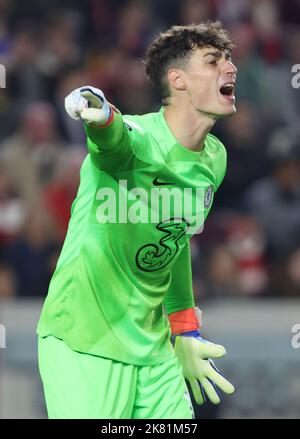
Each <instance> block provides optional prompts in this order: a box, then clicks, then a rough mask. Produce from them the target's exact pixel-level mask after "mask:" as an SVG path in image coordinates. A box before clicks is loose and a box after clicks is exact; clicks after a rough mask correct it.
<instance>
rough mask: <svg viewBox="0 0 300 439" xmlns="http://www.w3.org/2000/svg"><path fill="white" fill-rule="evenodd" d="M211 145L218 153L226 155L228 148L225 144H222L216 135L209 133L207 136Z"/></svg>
mask: <svg viewBox="0 0 300 439" xmlns="http://www.w3.org/2000/svg"><path fill="white" fill-rule="evenodd" d="M206 139H207V140H208V143H209V145H210V146H211V147H212V148H213V149H214V150H216V152H220V153H223V154H225V155H226V148H225V146H224V144H223V143H222V142H221V140H220V139H218V137H216V136H215V135H214V134H211V133H209V134H208V135H207V138H206Z"/></svg>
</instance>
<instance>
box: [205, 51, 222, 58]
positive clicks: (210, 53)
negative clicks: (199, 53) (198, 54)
mask: <svg viewBox="0 0 300 439" xmlns="http://www.w3.org/2000/svg"><path fill="white" fill-rule="evenodd" d="M208 55H212V56H215V57H216V58H221V56H222V52H221V50H216V51H214V52H207V53H206V54H205V55H204V58H205V57H206V56H208Z"/></svg>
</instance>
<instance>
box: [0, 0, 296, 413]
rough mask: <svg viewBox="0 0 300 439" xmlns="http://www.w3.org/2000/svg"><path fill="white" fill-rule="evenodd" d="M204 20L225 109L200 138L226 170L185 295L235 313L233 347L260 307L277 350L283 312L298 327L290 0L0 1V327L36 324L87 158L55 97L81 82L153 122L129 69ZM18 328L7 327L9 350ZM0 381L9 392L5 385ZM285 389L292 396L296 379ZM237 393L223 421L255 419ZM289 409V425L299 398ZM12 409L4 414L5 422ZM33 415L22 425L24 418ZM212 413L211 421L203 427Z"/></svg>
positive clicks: (155, 103) (152, 97)
mask: <svg viewBox="0 0 300 439" xmlns="http://www.w3.org/2000/svg"><path fill="white" fill-rule="evenodd" d="M208 19H211V20H214V19H220V20H221V21H222V23H223V25H224V26H225V27H226V28H227V29H228V30H229V31H230V33H231V35H232V38H233V41H234V43H235V44H236V47H235V49H234V51H233V62H234V63H235V64H236V65H237V67H238V76H237V91H236V96H237V110H238V111H237V113H236V115H234V116H232V117H230V118H228V119H226V120H223V121H220V122H218V123H217V124H216V126H215V129H214V131H213V132H214V133H215V134H216V135H217V136H218V137H219V138H220V139H221V141H222V142H223V143H224V144H225V146H226V148H227V152H228V170H227V174H226V177H225V179H224V182H223V184H222V186H221V188H220V189H219V191H218V193H217V194H216V197H215V205H214V207H213V210H212V213H211V214H210V216H209V217H208V220H207V222H206V225H205V229H204V233H203V234H201V235H197V236H195V237H194V238H193V240H192V256H193V274H194V289H195V295H196V298H197V301H198V304H199V305H200V307H201V308H203V309H204V310H205V309H206V308H207V310H208V315H212V316H213V315H214V312H215V310H216V309H217V310H218V309H220V319H221V320H222V309H223V308H224V307H225V309H228V310H229V311H228V312H229V314H228V317H227V319H228V320H230V322H231V323H232V318H233V319H235V318H236V316H237V314H236V313H235V314H232V315H233V317H232V318H231V313H232V312H233V310H234V308H235V307H239V308H238V309H239V311H238V312H239V316H238V317H239V318H240V326H237V327H235V328H232V331H233V332H232V334H233V337H235V336H236V335H237V333H238V332H239V331H240V329H241V325H243V322H244V321H245V318H246V317H241V314H240V313H246V314H245V316H247V315H248V316H249V314H247V309H248V306H254V311H253V312H254V315H257V312H256V311H257V310H261V307H264V309H265V312H266V315H267V316H268V319H269V321H270V323H269V324H268V327H267V328H265V327H264V325H263V324H262V326H261V331H262V333H261V336H263V335H265V334H264V333H265V330H266V332H268V333H270V337H272V330H270V325H271V327H272V325H274V328H275V329H276V322H278V319H279V320H281V316H282V312H283V311H282V309H286V321H287V322H289V323H287V329H285V331H288V333H287V334H285V336H284V337H285V338H284V340H286V343H288V346H289V347H290V342H289V339H290V328H291V325H292V324H293V323H297V321H296V320H295V319H296V317H295V318H294V320H291V321H289V316H290V311H289V310H293V311H295V312H296V314H295V315H296V316H299V318H298V322H300V301H299V298H300V184H299V183H300V154H299V152H300V129H299V122H300V89H299V88H298V89H297V88H293V87H292V83H291V80H292V77H293V75H294V73H292V66H293V65H294V64H298V63H299V64H300V26H299V24H300V1H299V0H289V1H285V2H284V1H283V0H273V1H270V0H251V1H250V0H202V1H201V0H164V1H161V0H153V1H142V0H140V1H137V0H136V1H126V0H123V1H121V0H85V1H84V0H83V1H79V0H72V1H71V0H69V1H68V0H59V1H58V0H30V1H26V2H17V1H16V0H15V1H14V0H0V64H3V65H4V66H5V68H6V88H3V89H1V90H0V323H1V321H2V323H3V322H4V323H5V325H6V327H9V326H10V324H12V322H14V324H15V325H16V322H18V321H22V318H23V317H24V312H25V314H26V316H27V315H28V316H29V317H28V319H27V320H28V321H29V322H33V323H34V324H35V323H36V321H34V319H32V318H31V317H30V315H31V314H30V310H36V313H37V316H38V312H39V310H40V306H41V303H42V300H43V298H44V297H45V296H46V294H47V288H48V283H49V280H50V277H51V275H52V273H53V270H54V268H55V264H56V261H57V257H58V255H59V252H60V249H61V246H62V243H63V240H64V236H65V233H66V229H67V224H68V220H69V216H70V207H71V203H72V201H73V199H74V197H75V196H76V192H77V188H78V183H79V169H80V166H81V163H82V160H83V158H84V156H85V154H86V148H85V138H84V132H83V129H82V126H81V124H80V123H78V122H76V121H73V120H71V119H70V118H69V117H68V116H67V115H66V113H65V111H64V105H63V104H64V97H65V96H66V95H67V94H68V93H69V92H70V91H71V90H72V89H74V88H77V87H79V86H82V85H87V84H89V85H93V86H95V87H99V88H101V89H103V91H104V93H105V95H106V96H107V98H108V100H109V101H110V102H112V103H114V104H115V105H116V106H117V107H118V108H119V109H120V110H121V112H122V113H123V114H143V113H147V112H152V111H157V110H158V109H159V108H160V106H161V103H160V101H159V98H158V96H157V95H156V94H155V92H154V90H153V89H152V87H151V85H150V84H149V82H148V80H147V78H146V76H145V73H144V68H143V63H142V59H143V56H144V55H145V50H146V48H147V46H148V44H149V42H150V41H151V40H152V39H153V37H154V36H156V35H157V34H158V33H159V32H160V31H164V30H166V29H167V28H168V27H170V26H171V25H173V24H189V23H199V22H201V21H206V20H208ZM125 239H126V238H125ZM282 300H284V304H285V305H284V306H283V305H282V303H283V302H282ZM220 303H221V304H225V305H224V307H223V306H221V308H220V307H218V306H219V305H218V304H220ZM228 303H230V304H231V305H230V306H229V307H228V306H227V305H226V304H228ZM23 304H25V305H24V306H23ZM28 304H29V305H28ZM249 304H250V305H249ZM253 304H254V305H253ZM265 304H269V305H267V306H265ZM226 306H227V307H226ZM289 306H290V308H289ZM24 307H25V308H24ZM274 307H275V308H274ZM286 307H287V308H286ZM24 309H25V311H24ZM1 310H2V316H3V317H2V320H1ZM209 310H211V311H209ZM209 312H210V313H211V314H209ZM15 313H16V314H15ZM22 313H23V314H22ZM270 313H271V314H270ZM272 313H273V314H272ZM33 314H34V311H33ZM34 315H35V314H34ZM204 315H205V314H204ZM243 315H244V314H243ZM271 315H272V316H273V318H271ZM22 316H23V317H22ZM25 320H26V319H25ZM204 320H205V319H204ZM228 320H227V324H228ZM246 320H247V319H246ZM212 321H214V319H213V317H212ZM216 321H217V322H219V320H216ZM262 321H264V316H262ZM4 323H3V324H4ZM248 323H249V331H250V332H251V327H252V325H253V321H251V319H250V320H249V322H248ZM30 324H31V323H30ZM21 326H22V325H21V324H20V327H21ZM25 326H26V324H25ZM213 327H214V328H215V327H216V325H214V326H213ZM213 327H210V328H209V329H210V331H211V330H213ZM33 328H34V325H33ZM17 329H18V328H17V325H16V326H15V331H16V332H13V330H11V332H9V329H7V337H8V340H9V337H12V339H13V335H12V334H17V333H18V331H17ZM227 329H228V326H227ZM275 329H274V330H275ZM277 329H278V326H277ZM224 330H225V331H226V328H224ZM220 331H221V334H223V332H224V331H223V329H220ZM29 332H30V331H29ZM275 332H276V331H275ZM30 334H31V337H34V329H33V330H32V333H31V332H30ZM30 334H29V335H28V336H29V338H30ZM221 334H220V333H219V334H218V332H216V338H217V337H218V336H220V335H221ZM280 335H283V334H280V333H279V335H278V336H279V338H280ZM208 336H209V335H208ZM274 336H275V333H274ZM228 337H229V338H228V342H229V344H230V341H231V340H233V338H232V337H230V336H229V335H228ZM241 337H242V335H241ZM219 338H220V337H219ZM258 338H259V337H258ZM17 339H18V338H17V336H16V338H15V339H14V342H16V340H17ZM241 340H242V338H241ZM219 341H220V340H219ZM253 342H254V341H253ZM30 343H31V342H30ZM240 344H241V346H242V343H240ZM12 346H14V344H13V343H12ZM237 346H238V345H235V344H234V343H233V350H234V348H235V347H236V348H237ZM244 348H245V346H244ZM241 349H242V348H241ZM25 350H26V349H25ZM29 350H30V349H29ZM263 350H264V349H262V351H263ZM26 352H27V353H28V350H27V351H26ZM236 352H237V355H240V352H241V351H238V350H237V351H236ZM254 352H255V349H254ZM280 353H282V350H279V351H278V352H277V354H278V355H279V356H280ZM9 354H10V351H9V346H8V347H7V350H6V352H5V353H4V354H3V352H2V357H4V360H3V361H4V363H3V364H4V365H5V364H6V363H5V355H6V356H7V359H6V362H8V363H7V364H15V363H14V361H18V360H16V359H15V358H14V354H12V357H10V356H9ZM277 354H276V355H277ZM294 354H295V352H294V351H293V355H294ZM297 354H298V356H297V361H299V353H298V352H297ZM34 355H35V354H33V356H34ZM274 355H275V354H274ZM276 355H275V358H278V357H276ZM25 356H26V355H25ZM233 356H234V354H233ZM271 357H272V355H271ZM26 358H27V357H26ZM28 358H31V357H30V355H29V357H28ZM27 360H28V359H27ZM27 360H26V361H27ZM263 360H264V356H263V355H262V358H261V359H260V360H259V361H263ZM26 361H25V363H26ZM10 362H11V363H10ZM26 364H29V365H30V364H31V363H30V361H29V360H28V361H27V363H26ZM247 364H248V363H247ZM259 364H261V363H259ZM225 366H226V365H225ZM266 367H267V366H266ZM298 367H299V362H298ZM29 369H30V367H29ZM229 369H230V367H229ZM248 369H249V370H250V369H251V373H254V375H255V372H253V370H252V368H251V367H249V364H248ZM248 369H245V374H246V375H247V373H246V370H248ZM3 370H4V366H3V367H2V371H3ZM230 370H231V369H230ZM254 370H255V368H254ZM286 370H287V369H286ZM277 373H279V372H278V371H277ZM245 374H244V377H245ZM4 375H5V374H4ZM233 375H234V374H233ZM242 375H243V374H242ZM258 375H259V374H258ZM259 376H260V377H261V375H259ZM280 376H281V375H280V373H279V375H276V374H275V375H274V377H275V378H274V382H275V381H277V379H278V377H280ZM289 376H291V373H290V374H289ZM260 379H262V378H260ZM232 380H233V381H234V376H233V377H232ZM241 380H242V381H243V376H242V378H241ZM253 380H254V381H255V382H256V379H255V378H253ZM13 381H14V379H13V378H12V382H13ZM3 382H4V383H5V382H6V383H8V384H6V386H7V387H6V388H7V389H10V387H9V386H10V384H9V380H8V381H7V379H6V381H5V380H4V381H3ZM14 382H15V381H14ZM247 382H248V383H249V377H248V381H247ZM295 382H296V383H297V385H296V388H297V389H298V391H299V394H300V381H299V377H298V376H296V381H295ZM295 382H294V381H293V384H291V388H293V389H295ZM250 383H252V381H251V379H250ZM24 385H25V386H26V384H24ZM241 386H242V385H241ZM297 386H298V387H297ZM4 387H5V385H4ZM0 392H1V381H0ZM252 392H253V389H252ZM10 393H11V392H10V391H9V390H7V394H6V395H8V394H10ZM2 394H3V395H4V394H5V393H2ZM249 395H250V396H251V395H252V393H248V394H247V392H245V396H244V398H245V401H246V402H245V404H244V406H245V407H246V408H245V407H244V409H243V410H244V412H243V410H240V407H238V403H236V404H237V407H236V408H235V409H232V410H231V409H230V407H229V406H228V407H229V409H228V410H229V411H228V413H229V414H230V415H232V416H243V413H244V414H245V416H254V415H255V414H257V409H255V402H253V403H251V401H250V402H249ZM280 397H282V395H280ZM288 397H289V396H287V398H288ZM7 398H8V396H7ZM236 398H238V396H236ZM252 398H253V395H252ZM274 398H276V399H277V396H274ZM254 400H255V398H254V399H253V401H254ZM271 400H272V401H271V402H274V400H273V397H272V398H271ZM41 401H42V398H41V400H39V402H38V403H37V405H36V406H35V407H40V405H41V404H42V402H41ZM296 401H298V402H297V404H298V406H297V407H298V408H297V410H299V412H298V411H297V412H295V413H299V417H300V397H299V398H298V399H297V398H296ZM269 403H270V401H269ZM14 404H16V402H14V403H13V402H12V407H14ZM262 404H266V406H264V407H267V408H266V411H265V413H267V414H268V413H271V414H272V415H273V414H274V413H275V414H274V416H277V415H278V416H279V417H280V416H288V415H290V414H291V413H292V412H291V410H290V408H291V407H290V406H289V404H291V403H290V402H288V399H287V400H286V403H283V406H282V407H283V408H282V407H281V406H279V412H276V410H275V409H274V410H275V411H274V410H273V408H269V409H268V407H269V406H268V402H263V403H262ZM225 407H226V406H225ZM276 407H277V406H276ZM293 407H295V403H293ZM281 409H283V412H280V410H281ZM13 410H14V409H13V408H12V409H11V410H10V409H7V411H4V415H3V416H8V417H9V416H11V417H14V414H13ZM38 410H39V409H37V411H38ZM230 410H231V411H230ZM247 410H248V411H247ZM268 410H269V411H268ZM284 410H286V411H284ZM19 412H20V411H16V412H15V413H19ZM21 412H22V410H21ZM204 412H205V410H204V411H203V412H202V413H204ZM7 413H8V414H7ZM30 413H31V412H30ZM32 413H34V414H33V415H29V414H28V415H27V416H29V417H30V416H37V415H36V413H37V412H35V411H34V409H33V411H32ZM205 413H206V412H205ZM262 413H264V411H263V410H262ZM276 413H277V415H276ZM278 413H279V414H278ZM280 413H281V414H280ZM21 415H22V413H21ZM21 415H19V416H21ZM217 415H220V413H219V414H218V413H217V411H214V409H212V410H211V414H208V415H207V416H212V417H214V416H217ZM221 415H222V412H221ZM225 415H226V413H225V412H223V416H225ZM15 416H17V415H16V414H15ZM24 416H25V417H26V415H25V412H24ZM228 416H229V415H228ZM0 417H1V413H0Z"/></svg>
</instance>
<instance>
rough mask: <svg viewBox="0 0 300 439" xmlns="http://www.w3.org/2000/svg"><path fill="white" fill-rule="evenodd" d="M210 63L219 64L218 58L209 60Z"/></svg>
mask: <svg viewBox="0 0 300 439" xmlns="http://www.w3.org/2000/svg"><path fill="white" fill-rule="evenodd" d="M209 64H213V65H214V64H217V60H215V59H213V60H212V61H209Z"/></svg>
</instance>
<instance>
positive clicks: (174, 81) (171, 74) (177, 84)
mask: <svg viewBox="0 0 300 439" xmlns="http://www.w3.org/2000/svg"><path fill="white" fill-rule="evenodd" d="M168 80H169V84H170V86H172V87H173V88H175V90H186V88H187V82H186V75H185V72H184V71H183V70H180V69H170V70H169V71H168Z"/></svg>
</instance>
